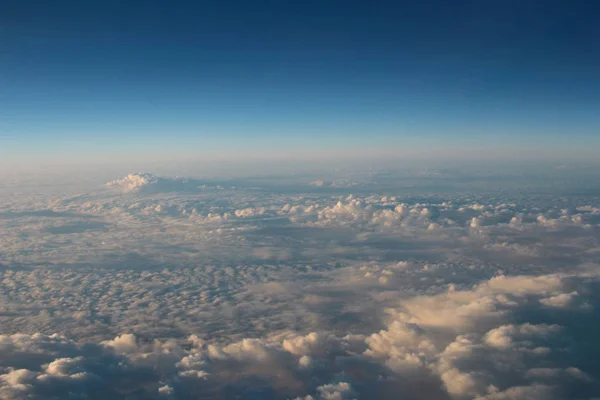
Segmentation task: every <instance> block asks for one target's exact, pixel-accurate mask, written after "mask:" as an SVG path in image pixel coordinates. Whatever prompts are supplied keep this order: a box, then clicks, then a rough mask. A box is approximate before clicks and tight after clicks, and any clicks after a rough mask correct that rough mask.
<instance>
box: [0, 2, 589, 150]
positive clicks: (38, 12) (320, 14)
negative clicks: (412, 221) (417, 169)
mask: <svg viewBox="0 0 600 400" xmlns="http://www.w3.org/2000/svg"><path fill="white" fill-rule="evenodd" d="M599 20H600V2H597V1H594V0H587V1H551V0H548V1H527V0H518V1H513V0H508V1H507V0H502V1H500V0H498V1H496V0H483V1H482V0H474V1H448V0H443V1H422V2H416V1H410V2H408V1H407V2H403V1H326V0H319V1H305V0H303V1H285V0H279V1H195V2H181V1H180V2H177V1H110V0H109V1H95V0H84V1H81V0H80V1H73V2H71V1H12V2H8V1H5V2H2V3H1V5H0V156H2V157H5V158H6V157H8V158H9V159H12V158H20V159H23V158H35V157H39V156H40V155H43V156H45V157H53V156H55V157H59V156H60V157H69V156H74V157H75V156H77V157H81V156H83V157H85V156H87V155H92V154H94V155H99V154H100V155H103V154H121V155H122V154H127V153H131V152H135V153H136V154H137V155H140V154H142V155H143V154H153V155H154V154H157V153H164V154H170V155H177V154H182V153H184V152H185V153H186V154H190V153H194V152H197V153H198V154H204V153H206V152H213V151H214V152H216V153H223V154H226V153H228V152H229V151H235V152H237V154H239V153H240V152H241V153H248V154H250V153H256V154H265V153H269V152H271V153H277V152H283V151H309V150H310V149H312V148H314V149H318V150H319V151H325V152H332V153H336V152H344V151H345V150H350V149H351V150H354V149H360V148H368V149H370V150H377V149H385V150H386V151H393V150H394V149H399V150H402V149H404V150H406V149H412V148H423V147H427V146H430V147H435V148H448V149H450V148H452V149H461V148H463V149H464V148H468V147H469V146H476V147H477V146H478V147H480V148H481V147H484V148H488V149H493V148H494V147H495V146H498V147H503V148H511V147H515V148H536V147H543V148H546V149H549V148H550V149H552V150H553V151H554V152H558V153H560V152H562V151H563V150H564V151H568V152H569V154H571V155H575V156H576V155H577V152H579V151H582V152H585V151H586V150H587V151H589V150H590V148H592V147H594V146H595V148H598V147H599V146H600V138H599V136H600V23H598V21H599ZM456 151H458V152H460V150H456Z"/></svg>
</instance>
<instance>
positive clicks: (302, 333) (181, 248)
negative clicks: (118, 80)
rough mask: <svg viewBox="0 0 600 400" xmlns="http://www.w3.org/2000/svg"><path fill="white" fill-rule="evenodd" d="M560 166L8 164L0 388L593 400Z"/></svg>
mask: <svg viewBox="0 0 600 400" xmlns="http://www.w3.org/2000/svg"><path fill="white" fill-rule="evenodd" d="M551 175H552V174H551ZM552 176H554V175H552ZM556 176H557V177H556V178H552V179H550V178H549V177H548V176H537V175H536V176H533V175H532V176H523V175H522V174H507V173H505V174H500V173H498V174H491V173H490V174H487V173H484V172H481V171H476V172H470V174H466V173H459V172H457V171H450V170H425V171H416V172H415V171H410V172H406V171H404V172H403V171H400V172H394V171H368V172H364V173H350V172H347V171H341V172H339V171H337V172H336V173H333V174H329V175H327V174H322V175H318V176H317V175H310V176H309V174H306V175H297V176H289V177H288V176H286V177H253V178H236V179H233V178H231V179H219V180H216V179H209V178H190V177H185V178H181V177H168V176H157V175H154V174H149V173H143V174H142V173H132V174H129V175H126V176H125V177H121V178H114V179H111V180H110V181H109V182H108V183H106V184H104V185H96V186H95V187H93V189H91V190H87V188H88V187H89V185H87V186H86V190H85V191H78V188H77V185H72V184H71V186H69V187H68V189H66V186H65V188H62V187H57V186H56V185H54V186H52V185H50V186H49V188H47V189H44V190H42V189H39V190H38V189H35V190H33V189H31V188H30V187H27V188H25V187H24V186H23V185H19V184H18V181H15V180H13V181H6V183H5V185H3V186H2V188H1V189H2V190H1V191H0V399H3V400H4V399H6V400H16V399H43V400H50V399H107V398H112V399H232V398H239V399H301V400H309V399H323V400H325V399H327V400H342V399H408V400H411V399H415V400H420V399H423V400H424V399H432V400H437V399H440V400H463V399H464V400H466V399H479V400H484V399H485V400H492V399H497V400H500V399H503V400H504V399H506V400H508V399H532V400H534V399H536V400H546V399H548V400H554V399H556V400H560V399H564V400H570V399H580V400H592V399H597V398H600V363H598V359H600V346H598V345H597V341H598V338H600V322H598V321H600V312H599V310H600V191H598V190H597V189H595V186H594V183H593V182H596V181H597V180H596V179H597V176H595V175H594V173H593V172H591V171H587V170H586V171H584V172H583V173H582V174H578V171H575V172H573V171H571V170H566V171H561V172H557V173H556ZM25 189H27V190H25Z"/></svg>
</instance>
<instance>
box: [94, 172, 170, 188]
mask: <svg viewBox="0 0 600 400" xmlns="http://www.w3.org/2000/svg"><path fill="white" fill-rule="evenodd" d="M159 179H160V178H158V177H157V176H155V175H153V174H150V173H133V174H129V175H127V176H125V177H124V178H121V179H115V180H114V181H110V182H108V183H107V184H106V186H108V187H114V188H119V189H122V190H124V191H127V192H130V191H137V190H141V189H143V188H144V187H147V186H149V185H156V184H158V182H159Z"/></svg>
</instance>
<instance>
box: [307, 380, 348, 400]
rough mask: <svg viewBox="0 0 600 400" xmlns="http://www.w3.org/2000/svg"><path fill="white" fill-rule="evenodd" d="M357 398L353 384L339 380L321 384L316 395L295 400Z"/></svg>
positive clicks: (345, 399) (342, 399)
mask: <svg viewBox="0 0 600 400" xmlns="http://www.w3.org/2000/svg"><path fill="white" fill-rule="evenodd" d="M356 398H357V397H356V393H355V392H354V391H353V390H352V386H351V385H350V384H349V383H347V382H339V383H330V384H328V385H323V386H319V387H318V388H317V395H316V397H313V396H311V395H308V396H305V397H297V398H296V399H295V400H347V399H348V400H349V399H356Z"/></svg>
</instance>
